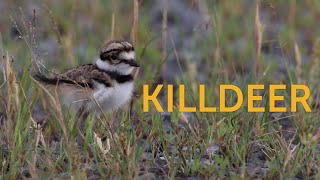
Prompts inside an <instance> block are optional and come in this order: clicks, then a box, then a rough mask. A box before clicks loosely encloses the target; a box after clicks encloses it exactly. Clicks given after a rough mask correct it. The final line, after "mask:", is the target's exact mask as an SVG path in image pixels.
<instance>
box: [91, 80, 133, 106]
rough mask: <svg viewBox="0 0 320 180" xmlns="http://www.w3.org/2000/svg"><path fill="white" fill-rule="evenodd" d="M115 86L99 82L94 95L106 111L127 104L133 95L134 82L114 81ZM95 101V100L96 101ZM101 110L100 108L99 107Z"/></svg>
mask: <svg viewBox="0 0 320 180" xmlns="http://www.w3.org/2000/svg"><path fill="white" fill-rule="evenodd" d="M113 85H114V86H113V87H105V86H104V85H103V84H100V83H99V84H97V86H96V88H97V90H96V91H95V92H94V93H93V97H94V98H95V99H96V101H97V103H98V104H99V105H100V107H101V108H102V109H103V110H104V111H105V112H110V111H113V110H116V109H118V108H119V107H121V106H123V105H125V104H126V103H127V102H128V101H129V100H130V99H131V96H132V91H133V82H127V83H121V84H119V83H117V82H115V81H114V84H113ZM94 103H95V102H94ZM97 110H98V111H99V109H97Z"/></svg>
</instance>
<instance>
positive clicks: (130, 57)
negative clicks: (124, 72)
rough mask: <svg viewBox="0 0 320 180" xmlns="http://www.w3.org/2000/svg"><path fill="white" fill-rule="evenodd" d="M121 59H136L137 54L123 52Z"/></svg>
mask: <svg viewBox="0 0 320 180" xmlns="http://www.w3.org/2000/svg"><path fill="white" fill-rule="evenodd" d="M120 57H121V58H122V59H135V57H136V54H135V53H134V51H130V52H122V53H121V54H120Z"/></svg>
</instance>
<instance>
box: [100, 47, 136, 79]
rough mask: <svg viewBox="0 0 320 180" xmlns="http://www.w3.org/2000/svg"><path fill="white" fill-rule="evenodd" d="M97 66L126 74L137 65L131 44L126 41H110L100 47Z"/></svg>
mask: <svg viewBox="0 0 320 180" xmlns="http://www.w3.org/2000/svg"><path fill="white" fill-rule="evenodd" d="M96 64H97V66H98V68H100V69H103V70H106V71H116V72H118V73H120V74H123V75H128V74H130V73H131V72H132V70H133V68H134V67H139V64H138V63H137V61H136V57H135V52H134V48H133V46H132V44H130V43H129V42H126V41H110V42H108V43H107V44H106V45H104V46H103V47H102V48H101V51H100V58H99V59H98V61H97V62H96Z"/></svg>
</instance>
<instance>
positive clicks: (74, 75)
mask: <svg viewBox="0 0 320 180" xmlns="http://www.w3.org/2000/svg"><path fill="white" fill-rule="evenodd" d="M35 78H36V79H37V80H39V81H41V82H43V83H46V84H53V85H57V84H73V85H78V86H82V87H90V88H93V81H92V80H95V81H97V82H99V83H102V84H104V85H105V86H107V87H110V86H112V84H111V82H112V81H111V78H110V76H109V75H108V74H107V73H105V72H103V71H100V70H99V69H98V68H97V66H95V65H93V64H86V65H82V66H78V67H77V68H75V69H71V70H69V71H67V72H65V73H63V74H57V75H55V76H54V77H45V76H43V75H41V74H37V75H35Z"/></svg>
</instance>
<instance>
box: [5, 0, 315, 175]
mask: <svg viewBox="0 0 320 180" xmlns="http://www.w3.org/2000/svg"><path fill="white" fill-rule="evenodd" d="M133 2H134V1H90V2H89V1H83V0H64V1H24V2H20V1H19V2H18V1H9V0H8V1H7V0H5V1H3V2H0V7H1V6H4V7H5V8H4V10H3V11H4V14H7V16H1V17H0V20H1V21H0V23H1V24H0V32H1V34H2V41H1V42H0V43H1V45H0V50H1V56H2V59H1V61H0V64H1V65H3V74H2V75H1V76H0V78H1V81H0V109H1V111H0V112H1V113H3V115H2V116H0V120H1V131H0V169H1V177H2V178H4V179H22V178H28V177H32V178H35V179H37V178H38V179H43V178H77V179H85V178H86V177H87V178H90V179H96V178H110V177H113V178H124V179H131V178H153V177H158V176H161V177H163V178H168V179H169V178H177V177H180V178H184V177H197V178H207V179H213V178H219V179H222V178H232V179H238V178H239V177H240V178H247V177H248V178H256V177H265V178H285V179H286V178H288V179H290V178H299V179H302V178H307V179H308V178H314V179H319V178H320V172H319V164H320V162H319V157H320V156H319V155H320V148H319V146H320V145H319V139H320V131H319V130H318V129H319V127H320V126H319V123H320V121H319V112H318V110H317V109H316V108H317V106H318V84H319V77H320V76H319V70H318V68H319V57H320V40H319V38H320V28H319V27H318V25H319V15H320V3H319V2H318V1H317V0H306V1H295V0H290V1H284V0H281V1H273V0H267V1H261V4H260V8H259V10H260V11H259V12H258V13H259V14H260V16H259V17H261V19H262V20H261V21H260V18H258V19H256V17H257V11H256V6H255V3H248V2H246V1H236V2H235V1H207V2H206V5H207V8H206V10H207V12H206V13H207V14H208V15H209V17H210V20H209V24H208V26H211V27H212V28H213V32H212V34H210V35H209V37H208V38H207V39H206V40H204V41H203V42H202V43H201V48H200V49H201V50H202V51H201V52H192V53H201V54H202V55H203V57H204V58H203V59H201V61H199V62H193V61H192V59H187V60H181V61H184V62H181V63H184V64H186V65H185V66H186V68H185V69H184V72H183V73H182V74H181V76H178V77H175V78H176V83H177V84H185V86H186V95H187V102H188V104H189V105H197V104H198V102H199V97H198V88H197V87H198V84H199V83H203V84H206V95H207V98H206V99H207V100H211V101H209V102H208V105H209V104H210V105H217V103H218V101H219V98H218V88H219V84H235V85H237V86H239V87H240V88H241V89H242V90H243V94H247V90H246V89H247V84H249V83H261V84H266V85H268V84H270V83H285V84H287V85H290V84H292V83H294V84H297V83H303V84H307V85H308V86H309V87H310V89H311V91H312V98H311V100H310V105H313V112H312V113H305V112H304V111H303V110H301V109H300V110H299V112H297V113H285V114H281V115H278V114H271V113H267V112H266V113H263V114H261V113H247V112H246V104H244V105H243V107H242V108H241V109H240V110H238V111H237V112H234V113H194V114H182V113H180V112H178V108H175V111H174V112H173V113H171V114H169V115H168V114H160V113H157V112H156V110H155V109H154V108H151V111H150V112H148V113H143V112H142V98H141V96H140V97H137V98H136V99H135V100H134V103H133V106H132V111H131V113H129V112H128V111H126V110H125V111H121V112H119V113H114V114H110V115H108V114H106V116H105V117H95V116H94V115H92V116H91V117H90V118H89V120H88V121H87V126H86V127H87V128H86V131H87V133H86V142H85V146H84V147H83V148H80V147H78V146H77V144H76V143H75V140H74V138H75V134H76V129H75V123H74V112H72V111H69V110H68V109H61V107H60V103H59V100H58V99H59V98H57V97H56V94H54V93H49V92H47V91H46V89H45V88H43V87H41V86H40V85H38V84H36V83H35V82H34V81H33V80H32V79H31V76H30V69H31V70H32V68H31V65H32V67H34V66H35V62H43V63H44V64H45V66H46V68H44V70H45V71H49V70H50V71H51V70H52V71H58V72H59V71H60V72H62V71H64V70H65V69H68V68H70V67H74V66H76V65H78V64H83V63H88V62H92V61H94V59H95V57H97V52H98V51H97V49H98V48H99V47H100V46H101V45H102V44H103V42H105V41H107V40H110V39H114V38H126V39H131V40H134V41H135V46H136V48H135V49H136V51H137V54H138V58H139V62H140V64H142V68H141V70H140V72H139V76H138V78H137V83H136V90H137V92H139V93H141V91H142V85H143V84H150V85H155V84H156V83H158V82H162V81H163V80H165V79H162V81H161V78H160V77H162V76H163V74H166V71H165V70H166V69H163V64H164V63H165V61H166V56H164V55H165V54H166V53H167V54H171V55H174V56H178V55H177V54H176V53H175V49H172V50H171V51H168V52H164V50H163V48H162V49H161V47H162V46H163V44H161V38H163V31H160V33H154V32H153V31H152V28H151V27H150V25H149V24H148V18H149V16H148V15H149V14H148V10H149V8H150V7H151V6H152V3H153V2H152V1H141V2H140V4H139V6H138V7H139V9H135V10H134V7H135V8H137V6H134V4H133ZM187 3H188V4H189V5H190V6H192V5H194V4H197V1H191V0H190V1H187ZM33 9H35V11H33ZM137 10H139V12H140V13H139V16H138V22H136V24H135V23H133V22H134V18H133V17H134V16H133V14H134V12H137ZM113 13H114V14H113ZM136 15H137V14H136ZM10 17H11V18H10ZM128 17H130V18H128ZM264 18H265V19H269V20H267V21H266V22H269V23H271V24H267V23H263V22H265V21H263V20H264ZM160 22H161V23H162V21H161V20H160ZM169 22H170V20H169ZM260 23H261V24H262V25H263V27H264V28H261V26H259V24H260ZM134 24H135V25H134ZM167 25H168V26H170V24H167ZM132 26H134V27H133V28H134V30H132ZM195 31H196V30H195ZM273 31H277V32H278V34H277V33H276V34H277V36H275V35H274V34H273ZM168 36H170V34H169V35H168ZM168 39H169V38H168ZM259 39H260V40H261V41H260V40H259ZM168 41H170V39H169V40H168ZM158 42H160V43H158ZM270 42H271V43H270ZM274 42H275V43H278V44H279V46H280V48H281V54H280V56H277V54H276V53H277V52H275V51H274V50H272V48H273V44H272V43H274ZM192 43H193V42H190V44H192ZM259 47H261V48H259ZM177 48H178V47H177ZM270 49H271V50H270ZM269 51H271V53H268V52H269ZM270 54H271V55H270ZM283 54H284V55H285V57H289V58H284V56H283ZM176 59H179V58H176ZM195 64H196V65H195ZM199 64H200V65H199ZM256 64H258V65H259V71H256V69H255V68H256V66H255V65H256ZM281 64H284V66H283V67H282V68H283V69H281V68H279V66H280V65H281ZM279 69H280V70H279ZM199 76H200V78H199ZM201 77H202V78H201ZM203 77H205V78H203ZM199 79H200V82H198V80H199ZM288 92H289V91H288ZM267 93H268V92H263V94H264V95H265V96H267ZM284 96H285V98H286V100H287V101H286V102H289V101H288V100H289V99H290V94H289V93H287V92H284ZM234 101H235V96H234V94H228V96H227V102H228V103H232V102H234ZM260 105H261V106H267V104H266V103H265V102H262V103H261V104H260ZM283 105H284V106H289V103H284V104H283ZM168 119H169V120H168ZM36 122H42V123H43V124H46V125H45V127H44V128H43V129H42V130H41V128H40V127H39V126H38V125H37V123H36Z"/></svg>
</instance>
